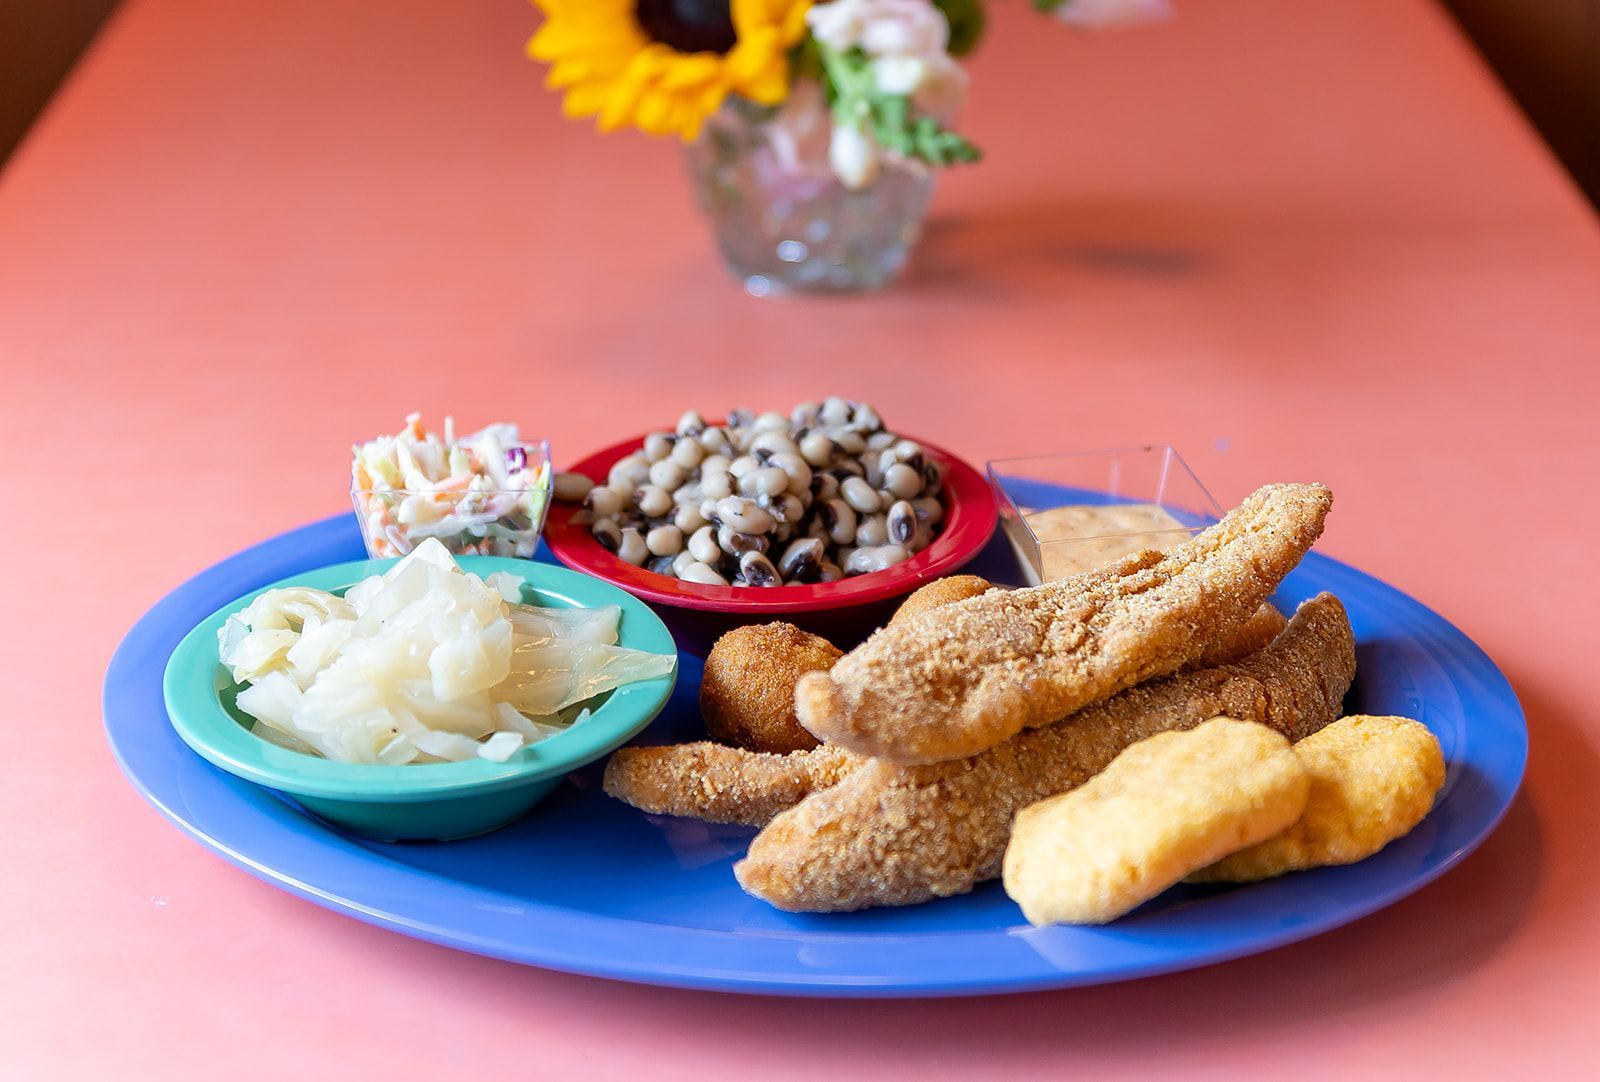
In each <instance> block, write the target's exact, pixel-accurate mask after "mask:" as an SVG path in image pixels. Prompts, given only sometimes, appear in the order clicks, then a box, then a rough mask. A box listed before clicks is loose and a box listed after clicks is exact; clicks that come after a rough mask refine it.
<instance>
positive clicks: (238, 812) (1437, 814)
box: [105, 515, 1528, 996]
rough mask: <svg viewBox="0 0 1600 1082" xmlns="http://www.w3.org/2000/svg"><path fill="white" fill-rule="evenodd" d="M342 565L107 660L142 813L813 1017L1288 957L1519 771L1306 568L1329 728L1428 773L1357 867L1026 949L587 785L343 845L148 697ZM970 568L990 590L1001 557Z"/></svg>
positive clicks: (1425, 641)
mask: <svg viewBox="0 0 1600 1082" xmlns="http://www.w3.org/2000/svg"><path fill="white" fill-rule="evenodd" d="M362 555H363V550H362V545H361V537H360V534H359V533H358V531H357V528H356V522H355V519H354V518H353V517H351V516H349V515H344V516H341V517H338V518H333V519H328V520H325V521H323V522H318V523H315V524H313V525H311V526H307V527H305V528H303V529H299V530H295V531H293V532H291V533H287V534H284V535H283V536H281V537H278V538H275V539H273V540H271V541H268V542H265V543H264V544H261V545H258V546H256V547H254V548H251V549H248V550H246V551H245V552H242V553H240V554H239V555H238V556H235V557H233V558H232V559H230V560H227V561H224V562H223V563H221V564H219V565H217V566H216V567H213V568H212V569H211V570H209V571H206V572H204V573H203V574H201V575H199V576H198V577H196V578H195V579H193V580H191V581H190V582H188V583H186V584H185V585H184V586H182V587H180V588H179V589H178V590H176V591H174V592H173V593H172V594H170V595H169V596H168V597H167V598H166V599H165V600H163V601H162V602H161V603H160V604H158V605H157V606H156V607H155V608H154V609H152V610H151V611H150V612H149V613H148V614H147V615H146V616H145V617H144V619H142V620H141V621H140V622H139V623H138V625H137V626H135V627H134V629H133V630H132V632H130V633H129V635H128V637H127V639H126V640H124V642H123V643H122V646H121V648H120V649H119V650H118V651H117V654H116V656H115V658H113V659H112V662H111V669H110V672H109V673H108V674H107V677H106V689H105V715H106V729H107V733H108V735H109V738H110V741H111V746H112V750H113V751H114V752H115V754H116V756H117V759H118V761H119V762H120V763H121V765H122V768H123V770H124V771H126V772H127V775H128V777H129V778H130V779H131V780H132V781H133V784H134V785H135V786H136V787H137V788H138V789H139V791H140V792H141V793H143V794H144V796H145V797H146V799H148V800H149V801H150V802H151V803H152V804H154V805H155V806H156V808H157V809H158V810H160V811H161V813H162V814H164V815H166V816H167V817H168V818H169V819H171V820H172V821H173V822H175V823H177V824H178V825H179V826H180V827H182V828H183V829H184V830H186V831H188V832H189V833H190V834H191V835H193V836H194V837H195V838H196V839H197V840H199V841H200V842H201V843H202V844H204V845H206V846H207V847H209V848H211V849H213V850H215V851H216V852H217V853H220V854H221V855H222V856H223V857H225V858H227V859H228V860H229V861H231V862H233V863H234V864H237V865H238V866H239V867H241V868H243V869H244V870H245V871H247V872H249V873H250V874H252V875H255V876H257V877H259V878H261V879H264V880H266V881H267V882H269V883H272V884H274V885H275V886H278V887H282V888H283V889H285V890H288V891H291V892H292V893H294V894H298V895H300V896H301V897H303V898H306V899H308V900H310V901H313V902H316V903H317V904H318V905H323V906H326V907H328V908H330V909H336V910H339V911H341V912H344V913H347V914H349V915H350V916H353V917H356V918H357V919H359V920H364V921H367V922H369V923H372V924H377V925H381V926H383V927H386V928H392V929H394V930H395V931H398V932H403V933H405V934H406V935H411V936H416V937H418V938H420V939H426V940H430V941H432V942H435V943H442V944H445V945H447V946H451V947H457V948H460V949H462V950H468V951H475V952H477V953H479V954H486V955H490V956H493V957H496V958H504V959H508V960H510V961H514V962H522V963H527V964H530V965H537V966H544V967H547V968H550V969H560V970H567V971H570V972H573V973H585V974H592V975H595V976H601V977H612V978H617V979H621V980H631V981H642V982H646V983H650V984H662V985H673V986H681V987H688V988H709V989H717V990H721V991H731V992H750V993H762V994H771V995H815V996H933V995H971V994H980V993H994V992H1019V991H1028V990H1033V989H1043V988H1064V987H1070V986H1075V985H1086V984H1096V983H1100V982H1105V981H1113V980H1122V979H1126V978H1130V977H1140V976H1147V975H1150V974H1156V973H1165V972H1170V971H1172V970H1178V969H1187V968H1190V967H1193V966H1199V965H1205V964H1207V963H1211V962H1219V961H1223V960H1226V959H1229V958H1236V957H1239V956H1241V955H1245V954H1250V953H1253V952H1256V951H1262V950H1267V949H1269V948H1272V947H1276V946H1279V945H1282V944H1285V943H1290V942H1293V941H1295V940H1298V939H1304V938H1305V937H1307V936H1311V935H1315V934H1317V933H1318V932H1322V931H1326V930H1327V929H1329V928H1334V927H1337V926H1339V925H1341V924H1345V923H1348V922H1349V921H1352V920H1355V919H1356V918H1358V917H1361V916H1364V915H1365V914H1367V913H1371V912H1372V911H1373V910H1376V909H1379V908H1381V907H1382V906H1385V905H1388V904H1389V903H1391V902H1394V901H1396V900H1397V899H1399V898H1402V897H1404V896H1405V895H1407V894H1409V893H1411V892H1412V891H1414V890H1416V889H1417V888H1419V887H1421V886H1423V885H1424V884H1426V883H1428V882H1430V881H1431V880H1433V879H1435V878H1436V877H1438V876H1439V875H1441V874H1443V873H1444V872H1445V871H1447V870H1449V869H1450V868H1451V867H1452V866H1454V865H1455V864H1456V863H1457V862H1459V861H1460V860H1461V859H1462V858H1463V857H1464V856H1466V855H1467V854H1468V853H1469V852H1471V851H1472V849H1473V848H1474V847H1476V846H1477V845H1478V844H1479V843H1480V842H1481V841H1482V840H1483V839H1484V838H1485V837H1486V836H1487V835H1488V834H1489V832H1490V831H1491V830H1493V829H1494V827H1495V825H1496V824H1497V823H1498V822H1499V820H1500V818H1501V816H1502V815H1503V814H1504V813H1505V811H1506V808H1507V806H1508V805H1509V804H1510V802H1511V799H1512V797H1513V795H1514V794H1515V792H1516V789H1517V785H1518V784H1519V782H1520V781H1521V778H1522V771H1523V765H1524V763H1525V761H1526V759H1527V750H1528V737H1527V728H1526V725H1525V723H1524V721H1523V716H1522V710H1521V708H1520V707H1519V706H1518V704H1517V700H1516V696H1515V695H1514V694H1513V693H1512V690H1511V687H1510V685H1508V684H1507V683H1506V680H1505V678H1504V677H1503V676H1501V674H1500V672H1499V670H1498V669H1496V668H1495V666H1494V663H1493V662H1491V661H1490V660H1489V658H1488V657H1486V656H1485V655H1484V653H1483V652H1482V651H1481V650H1479V649H1478V648H1477V647H1476V646H1475V645H1473V643H1472V642H1471V641H1470V640H1468V639H1467V637H1466V636H1465V635H1463V634H1462V633H1461V632H1460V631H1457V630H1456V629H1455V628H1454V627H1452V626H1450V624H1448V623H1446V622H1445V621H1444V620H1443V619H1442V618H1440V617H1439V616H1438V615H1436V614H1435V613H1433V612H1431V611H1429V610H1428V609H1427V608H1425V607H1424V606H1422V605H1421V604H1419V603H1417V602H1416V601H1413V600H1412V599H1411V598H1408V597H1406V596H1405V595H1404V594H1402V593H1400V592H1399V591H1397V590H1395V589H1393V588H1392V587H1389V586H1386V585H1384V584H1383V583H1381V582H1378V581H1376V580H1374V579H1372V578H1369V577H1368V576H1366V575H1363V574H1361V573H1360V572H1359V571H1356V570H1354V569H1352V568H1350V567H1347V566H1345V565H1343V564H1340V563H1337V562H1335V561H1333V560H1329V559H1326V558H1324V557H1319V556H1316V555H1312V556H1310V557H1308V558H1307V559H1306V560H1305V562H1304V563H1303V564H1302V565H1301V567H1300V568H1299V569H1298V570H1297V571H1296V572H1295V573H1294V574H1293V575H1292V576H1290V578H1289V580H1288V581H1287V582H1285V584H1284V587H1283V589H1282V590H1281V591H1280V592H1279V595H1278V597H1277V599H1276V600H1277V601H1278V602H1279V603H1280V605H1282V606H1283V607H1285V608H1286V609H1292V608H1293V606H1294V605H1295V604H1297V603H1299V602H1300V601H1302V600H1304V599H1305V598H1307V597H1310V596H1311V595H1313V594H1315V593H1317V592H1318V591H1320V590H1331V591H1333V592H1334V593H1336V594H1338V595H1339V597H1340V598H1341V599H1343V601H1344V603H1345V606H1346V607H1347V609H1348V610H1349V613H1350V619H1351V622H1352V624H1353V625H1354V627H1355V633H1356V639H1357V642H1358V649H1357V654H1358V658H1359V671H1358V673H1357V676H1356V684H1355V687H1354V688H1353V689H1352V690H1351V693H1350V697H1349V700H1348V702H1347V703H1346V706H1347V709H1348V710H1349V711H1350V712H1352V713H1366V714H1404V715H1407V716H1410V717H1414V718H1420V719H1421V720H1422V721H1424V722H1426V723H1427V725H1428V727H1429V728H1431V729H1432V730H1433V731H1434V732H1435V733H1436V734H1437V735H1438V737H1439V740H1440V743H1441V744H1442V745H1443V748H1444V754H1445V758H1446V760H1447V762H1448V763H1449V774H1448V777H1447V779H1446V782H1445V786H1444V790H1443V792H1442V793H1441V794H1440V798H1439V803H1438V805H1437V807H1436V808H1435V809H1434V811H1433V813H1432V814H1431V815H1429V816H1428V818H1427V819H1426V820H1424V821H1423V823H1422V824H1421V825H1420V826H1419V827H1417V829H1416V830H1414V831H1412V832H1411V834H1410V835H1408V836H1407V837H1405V838H1403V839H1401V840H1400V841H1398V842H1396V843H1394V844H1392V845H1390V846H1389V847H1388V848H1386V849H1384V850H1383V851H1382V852H1381V853H1379V854H1378V855H1377V856H1375V857H1372V858H1371V859H1368V860H1365V861H1362V862H1361V863H1360V864H1354V865H1349V866H1347V867H1342V868H1324V869H1319V870H1317V871H1312V872H1301V873H1298V874H1295V875H1289V876H1285V877H1283V878H1281V879H1276V880H1271V881H1269V882H1266V883H1259V884H1255V885H1252V886H1248V887H1233V888H1190V887H1179V888H1175V889H1173V890H1171V891H1169V892H1167V893H1166V894H1164V895H1162V896H1161V897H1160V898H1158V899H1156V900H1155V901H1153V902H1151V903H1149V904H1148V905H1146V906H1145V907H1143V908H1142V909H1140V910H1138V911H1137V912H1135V913H1133V914H1131V915H1130V916H1128V917H1126V918H1124V919H1123V920H1120V921H1118V922H1116V923H1115V924H1112V925H1109V926H1107V927H1104V928H1093V929H1089V928H1032V927H1030V926H1029V925H1028V924H1027V922H1026V921H1024V920H1023V919H1022V915H1021V913H1020V912H1019V911H1018V909H1017V907H1016V906H1015V905H1014V904H1013V903H1012V902H1011V900H1010V899H1008V898H1007V897H1006V896H1005V893H1004V892H1003V891H1002V890H1001V889H1000V886H999V884H997V883H989V884H985V885H984V886H982V887H980V888H979V889H978V890H976V891H974V892H973V893H972V894H969V895H966V896H964V897H960V898H948V899H944V900H941V901H938V902H933V903H930V904H927V905H921V906H914V907H911V908H907V909H884V910H869V911H866V912H862V913H849V914H834V915H794V914H788V913H781V912H779V911H778V910H775V909H773V908H771V907H770V906H768V905H766V904H765V903H763V902H760V901H757V900H756V899H754V898H751V897H748V896H747V895H745V894H744V893H743V892H741V891H740V890H739V888H738V886H737V884H736V883H735V882H734V879H733V873H732V871H731V866H732V864H733V862H734V861H735V860H736V859H737V858H738V857H739V856H740V855H742V854H743V852H744V850H745V847H746V845H747V844H748V842H749V839H750V838H751V837H752V836H753V834H754V832H753V831H752V830H749V829H747V828H742V827H728V826H716V825H712V824H706V823H700V822H695V821H691V820H686V819H673V818H666V817H656V816H647V815H644V814H642V813H640V812H638V811H635V810H634V809H632V808H629V807H627V806H626V805H623V804H621V803H619V802H617V801H614V800H611V799H610V798H609V797H607V796H606V795H605V794H604V793H602V792H601V791H600V788H599V771H600V767H599V764H595V765H594V766H591V767H588V768H586V769H584V770H582V771H580V772H579V773H577V774H575V775H573V776H572V777H571V779H570V781H569V782H568V783H567V784H565V785H563V786H561V787H560V788H559V789H558V790H557V791H556V792H555V793H553V794H552V795H551V796H550V797H549V798H547V799H546V800H545V802H544V803H543V804H541V805H540V806H539V807H538V808H536V809H535V810H534V811H533V812H532V813H531V814H530V815H529V816H528V817H527V818H526V819H523V820H522V821H521V822H519V823H515V824H513V825H512V826H509V827H507V828H505V829H503V830H499V831H496V832H495V833H493V834H489V835H486V836H484V837H480V838H474V839H471V840H468V841H460V842H449V843H442V844H417V843H381V842H371V841H364V840H362V839H360V838H356V837H352V836H350V835H346V834H343V833H341V832H340V831H338V830H337V829H336V828H333V827H330V826H328V825H326V824H324V823H321V822H318V821H315V820H313V819H310V818H308V817H307V816H305V815H304V814H302V813H301V812H299V811H297V810H296V809H295V808H293V807H292V806H290V805H289V804H288V803H286V802H285V801H283V800H281V799H279V798H278V797H276V796H274V795H273V794H272V793H271V792H269V791H267V790H265V789H261V788H259V787H257V786H255V785H252V784H250V783H249V782H245V781H241V780H239V779H238V778H235V777H233V776H231V775H229V774H226V773H224V772H222V771H221V770H218V769H217V768H215V767H213V766H211V765H210V764H209V763H207V762H206V761H205V760H203V759H201V758H200V757H199V756H197V755H195V754H194V753H193V752H192V751H190V750H189V749H188V748H187V747H186V746H184V744H183V743H182V741H180V740H179V739H178V736H177V734H176V733H175V732H174V731H173V729H172V726H171V725H170V724H169V723H168V720H167V715H166V711H165V709H164V707H163V704H162V693H161V674H162V670H163V669H164V668H165V666H166V662H167V658H168V657H169V656H170V655H171V653H172V651H173V649H174V648H175V647H176V646H177V645H178V642H179V640H181V639H182V638H183V636H184V635H185V634H186V633H187V632H188V631H189V629H190V628H192V627H194V626H195V625H196V624H197V623H199V622H200V621H201V620H203V619H204V618H205V617H206V616H207V615H209V614H210V613H211V612H213V611H214V610H215V609H217V608H218V607H219V606H221V605H223V604H226V603H227V602H228V601H229V600H230V599H232V598H236V597H239V596H240V595H242V594H245V593H247V592H249V591H250V590H253V589H255V588H257V587H260V586H262V585H265V584H266V583H269V582H273V581H276V580H278V579H281V578H283V577H285V576H287V575H292V574H295V573H297V572H301V571H305V570H308V569H310V568H315V567H320V566H323V565H325V564H334V563H340V562H342V561H345V560H355V559H360V558H361V557H362ZM541 558H547V557H545V556H543V555H542V554H541ZM971 570H974V571H977V572H978V573H981V574H986V575H987V576H988V577H990V578H993V579H998V580H1001V581H1004V580H1006V579H1008V578H1012V577H1013V576H1014V574H1015V569H1014V567H1013V566H1012V564H1011V557H1010V553H1009V550H1008V549H1007V548H1006V542H1005V541H1004V538H1003V537H997V539H996V541H995V542H994V543H993V544H991V546H990V548H989V549H988V550H987V551H986V552H985V554H984V556H983V557H981V558H980V560H979V562H978V563H977V564H975V565H974V566H973V567H972V568H971ZM699 683H700V664H699V662H698V661H696V660H695V659H694V658H692V657H689V656H682V657H681V676H680V679H679V680H678V684H677V690H676V691H675V692H674V694H673V697H672V700H671V701H670V702H669V703H668V704H667V707H666V709H665V710H664V711H663V712H662V714H661V716H660V717H659V718H658V719H657V720H656V722H655V723H654V724H653V725H652V726H651V727H650V729H648V730H647V731H646V732H645V734H644V736H643V737H642V738H641V740H640V742H641V743H666V742H669V741H673V740H681V739H693V738H695V736H696V734H697V732H700V731H702V730H701V724H700V720H699V710H698V708H697V707H696V701H695V700H696V695H697V691H698V687H699Z"/></svg>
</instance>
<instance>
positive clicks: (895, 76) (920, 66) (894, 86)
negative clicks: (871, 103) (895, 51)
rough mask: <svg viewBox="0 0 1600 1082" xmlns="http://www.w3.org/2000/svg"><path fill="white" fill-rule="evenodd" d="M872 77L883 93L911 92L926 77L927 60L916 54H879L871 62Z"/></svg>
mask: <svg viewBox="0 0 1600 1082" xmlns="http://www.w3.org/2000/svg"><path fill="white" fill-rule="evenodd" d="M872 74H873V78H874V79H875V81H876V82H877V84H878V89H879V90H881V91H883V92H884V93H885V94H907V95H909V94H911V93H912V92H913V91H915V90H916V89H917V88H918V87H919V86H921V85H922V82H923V80H924V79H926V78H927V77H928V62H927V61H926V60H923V59H922V58H921V57H917V56H880V57H878V59H876V60H874V61H873V62H872Z"/></svg>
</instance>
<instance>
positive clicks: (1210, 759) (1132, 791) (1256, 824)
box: [1003, 718, 1311, 924]
mask: <svg viewBox="0 0 1600 1082" xmlns="http://www.w3.org/2000/svg"><path fill="white" fill-rule="evenodd" d="M1310 786H1311V779H1310V778H1309V777H1308V776H1307V774H1306V769H1305V767H1303V766H1302V765H1301V764H1300V760H1299V758H1298V757H1297V756H1296V755H1295V753H1294V749H1293V748H1292V747H1291V746H1290V744H1289V741H1288V740H1286V739H1284V737H1283V735H1282V734H1281V733H1276V732H1274V731H1272V730H1271V729H1269V728H1267V727H1266V726H1265V725H1257V724H1256V723H1254V722H1249V721H1236V720H1234V719H1233V718H1213V719H1212V720H1210V721H1208V722H1206V723H1205V724H1203V725H1201V726H1199V727H1197V728H1195V729H1191V730H1189V731H1188V732H1178V733H1161V734H1158V735H1156V736H1152V737H1150V738H1149V739H1148V740H1142V741H1140V742H1139V743H1137V744H1135V745H1133V746H1132V747H1131V748H1129V749H1128V750H1127V751H1125V752H1123V753H1122V754H1121V755H1119V756H1117V758H1116V759H1115V760H1113V761H1112V763H1111V765H1110V766H1108V767H1106V769H1105V770H1104V771H1103V772H1101V773H1100V774H1098V775H1096V776H1095V777H1093V778H1091V779H1090V780H1089V781H1088V782H1086V783H1085V784H1084V785H1082V786H1079V787H1078V788H1077V789H1074V790H1072V791H1071V792H1068V793H1063V794H1061V795H1060V796H1055V797H1051V798H1050V799H1048V800H1042V801H1040V802H1039V803H1037V804H1033V805H1030V806H1029V807H1026V808H1024V809H1022V811H1021V812H1019V813H1018V814H1017V819H1016V822H1015V824H1013V826H1012V829H1011V842H1010V844H1009V845H1008V846H1007V847H1006V855H1005V863H1004V870H1003V875H1004V879H1005V888H1006V893H1007V894H1009V895H1010V896H1011V897H1012V898H1013V899H1014V900H1015V901H1016V902H1017V904H1018V905H1020V906H1021V907H1022V912H1023V915H1024V916H1026V917H1027V918H1028V920H1029V921H1030V922H1032V923H1033V924H1104V923H1106V922H1107V921H1112V920H1115V919H1116V918H1118V917H1120V916H1122V915H1123V914H1124V913H1127V912H1128V911H1129V910H1131V909H1133V908H1135V907H1136V906H1138V905H1140V904H1141V903H1143V902H1146V901H1148V900H1149V899H1151V898H1154V897H1155V896H1156V895H1157V894H1160V893H1161V892H1162V891H1164V890H1166V889H1167V888H1168V887H1170V886H1172V885H1173V884H1174V883H1177V882H1179V881H1181V880H1182V879H1183V877H1184V876H1186V875H1188V874H1190V873H1191V872H1193V871H1195V870H1197V869H1199V868H1204V867H1206V866H1207V865H1209V864H1213V863H1215V862H1216V861H1217V860H1219V859H1220V858H1222V857H1224V856H1226V855H1227V854H1229V853H1233V852H1236V851H1238V850H1239V849H1241V848H1243V847H1244V846H1247V845H1254V844H1255V843H1257V842H1259V841H1263V840H1265V839H1267V838H1270V837H1272V836H1273V835H1274V834H1277V833H1279V832H1280V831H1282V830H1284V829H1286V828H1287V827H1289V826H1290V825H1291V824H1293V823H1294V821H1295V820H1296V819H1298V818H1299V817H1300V814H1301V813H1302V812H1303V811H1305V807H1306V794H1307V792H1308V790H1309V789H1310Z"/></svg>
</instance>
